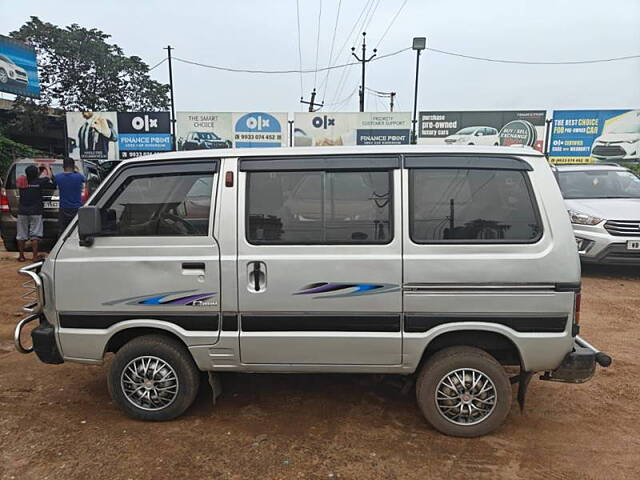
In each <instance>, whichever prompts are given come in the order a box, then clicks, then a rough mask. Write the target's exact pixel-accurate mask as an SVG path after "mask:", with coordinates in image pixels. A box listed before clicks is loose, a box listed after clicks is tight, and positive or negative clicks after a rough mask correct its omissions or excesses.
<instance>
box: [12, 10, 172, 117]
mask: <svg viewBox="0 0 640 480" xmlns="http://www.w3.org/2000/svg"><path fill="white" fill-rule="evenodd" d="M10 35H11V36H12V37H13V38H15V39H17V40H21V41H23V42H26V43H28V44H30V45H32V46H33V47H34V48H35V49H36V52H37V56H38V68H39V76H40V83H41V87H42V89H41V90H42V94H41V98H40V99H38V100H26V99H21V100H20V101H18V102H17V105H16V109H18V110H19V111H20V110H21V111H22V113H23V115H35V116H38V115H39V114H40V113H41V112H40V111H39V110H38V109H37V108H36V106H38V107H58V108H62V109H65V110H81V111H84V110H109V111H143V110H150V111H157V110H166V109H167V108H168V103H169V101H168V93H169V86H168V85H165V84H162V83H159V82H156V81H155V80H152V79H151V77H150V76H149V66H148V65H147V64H146V63H144V62H143V61H142V59H141V58H140V57H136V56H131V57H128V56H126V55H125V54H124V52H123V50H122V48H120V47H119V46H118V45H115V44H111V43H108V40H109V38H110V35H108V34H106V33H104V32H102V31H100V30H98V29H96V28H91V29H87V28H84V27H81V26H79V25H77V24H72V25H69V26H68V27H58V26H57V25H53V24H51V23H47V22H43V21H41V20H40V19H39V18H38V17H31V19H30V20H29V21H28V22H26V23H25V24H24V25H23V26H22V27H20V29H19V30H16V31H15V32H11V34H10ZM30 121H32V120H30ZM28 122H29V121H28ZM28 122H27V123H28Z"/></svg>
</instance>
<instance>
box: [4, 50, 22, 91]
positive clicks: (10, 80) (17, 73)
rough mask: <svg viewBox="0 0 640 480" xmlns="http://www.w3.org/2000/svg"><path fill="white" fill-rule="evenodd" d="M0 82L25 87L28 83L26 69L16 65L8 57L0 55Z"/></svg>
mask: <svg viewBox="0 0 640 480" xmlns="http://www.w3.org/2000/svg"><path fill="white" fill-rule="evenodd" d="M0 84H14V85H19V86H21V87H24V88H26V87H27V85H29V77H28V76H27V71H26V70H25V69H24V68H22V67H19V66H17V65H16V64H15V63H14V62H13V60H11V59H10V58H9V57H7V56H5V55H0Z"/></svg>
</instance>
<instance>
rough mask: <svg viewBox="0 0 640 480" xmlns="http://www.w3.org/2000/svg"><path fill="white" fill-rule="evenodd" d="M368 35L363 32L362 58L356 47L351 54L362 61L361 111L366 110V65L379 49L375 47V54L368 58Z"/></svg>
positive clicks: (352, 48)
mask: <svg viewBox="0 0 640 480" xmlns="http://www.w3.org/2000/svg"><path fill="white" fill-rule="evenodd" d="M366 35H367V32H362V58H360V57H358V55H356V47H351V55H353V56H354V57H355V58H356V60H358V61H359V62H360V63H362V85H360V111H361V112H364V90H365V85H366V84H365V69H366V65H367V63H369V62H370V61H371V60H372V59H373V57H375V56H376V52H377V51H378V49H377V48H374V49H373V55H371V56H370V57H369V58H367V44H366V42H365V37H366Z"/></svg>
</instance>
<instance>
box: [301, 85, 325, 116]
mask: <svg viewBox="0 0 640 480" xmlns="http://www.w3.org/2000/svg"><path fill="white" fill-rule="evenodd" d="M300 103H304V104H305V105H309V111H310V112H317V111H318V110H320V109H321V108H322V107H324V102H321V103H316V89H315V88H314V89H313V91H312V92H311V101H309V102H307V101H306V100H304V99H303V98H302V97H300ZM315 107H318V108H315Z"/></svg>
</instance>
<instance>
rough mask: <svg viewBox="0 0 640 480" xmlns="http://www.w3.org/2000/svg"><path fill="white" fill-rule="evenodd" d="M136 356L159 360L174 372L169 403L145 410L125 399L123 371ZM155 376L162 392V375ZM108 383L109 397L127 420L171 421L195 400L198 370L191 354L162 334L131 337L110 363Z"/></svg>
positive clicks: (179, 343)
mask: <svg viewBox="0 0 640 480" xmlns="http://www.w3.org/2000/svg"><path fill="white" fill-rule="evenodd" d="M140 357H154V358H157V359H160V360H161V361H162V362H165V363H166V364H167V365H168V366H169V367H170V369H172V370H173V372H174V373H175V377H176V378H177V389H176V393H175V395H174V396H173V399H172V401H171V403H168V404H167V405H166V406H163V407H162V408H157V409H154V410H149V409H145V408H143V407H141V406H138V405H136V404H134V402H133V400H129V398H128V397H127V395H126V393H125V391H124V390H123V383H122V382H121V378H122V375H123V372H124V371H125V369H127V366H129V364H130V363H131V362H133V361H134V360H136V359H139V358H140ZM167 371H169V369H167V368H165V369H164V372H167ZM155 375H156V376H155V377H154V378H155V380H156V381H155V382H154V383H156V384H157V385H159V388H160V389H162V388H165V389H166V386H165V385H166V383H163V382H162V381H160V379H161V375H162V372H160V371H158V372H157V373H156V374H155ZM139 378H142V377H139ZM170 378H171V377H170ZM125 383H126V382H125ZM108 384H109V393H110V394H111V398H112V399H113V401H114V402H115V403H116V404H117V405H118V406H119V407H120V408H121V409H122V410H123V411H124V413H126V414H127V415H128V416H129V417H131V418H134V419H136V420H147V421H165V420H173V419H174V418H176V417H178V416H180V415H182V414H183V413H184V411H185V410H186V409H187V408H189V407H190V406H191V404H192V403H193V401H194V399H195V398H196V394H197V393H198V388H199V386H200V371H199V370H198V368H197V367H196V365H195V364H194V362H193V359H192V357H191V354H190V353H189V351H188V350H187V349H186V347H185V346H184V345H183V344H182V343H181V342H179V341H177V340H174V339H172V338H169V337H166V336H163V335H145V336H142V337H137V338H134V339H133V340H131V341H129V342H128V343H126V344H125V345H124V346H123V347H122V348H120V350H118V353H116V356H115V358H114V360H113V362H112V364H111V369H110V371H109V376H108ZM149 395H151V393H150V394H149ZM149 398H151V397H149ZM155 398H159V397H155ZM149 401H150V400H149Z"/></svg>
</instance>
